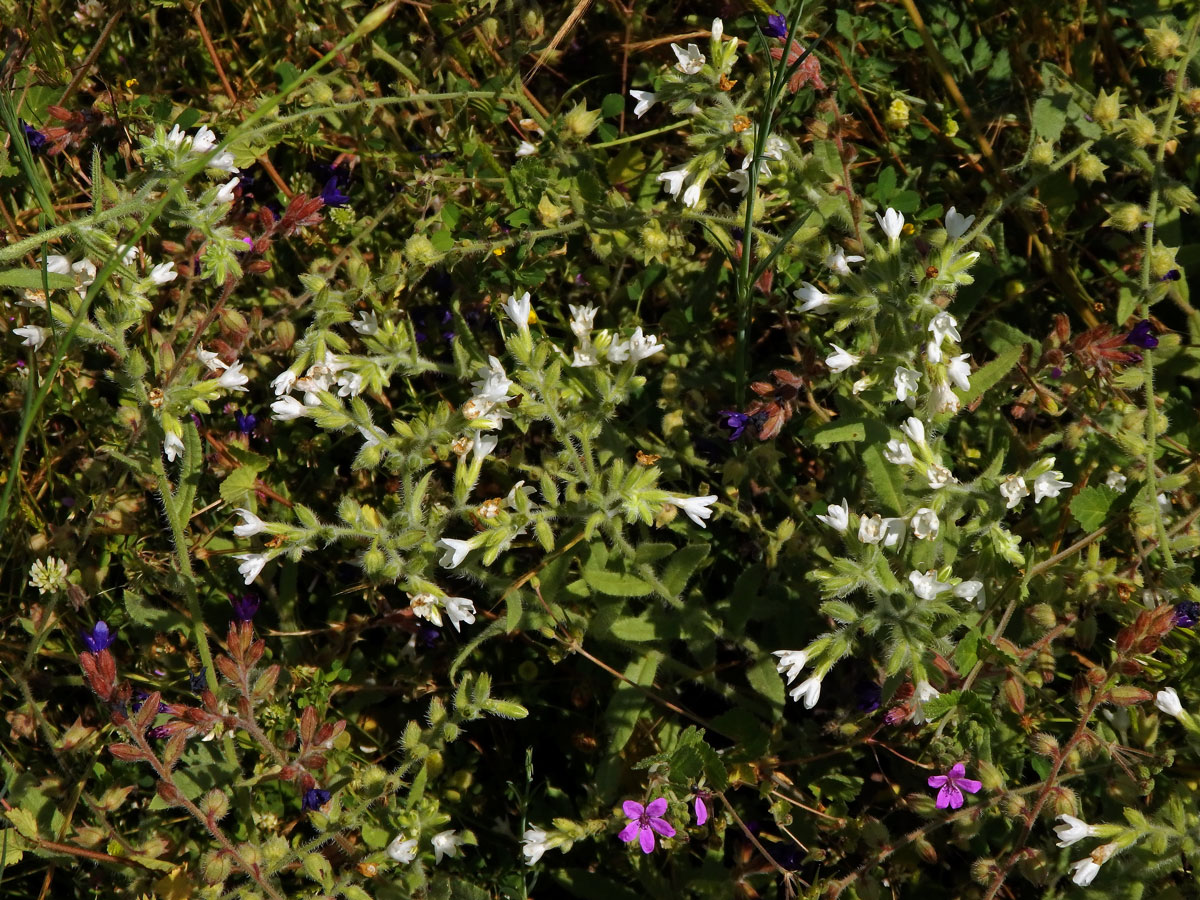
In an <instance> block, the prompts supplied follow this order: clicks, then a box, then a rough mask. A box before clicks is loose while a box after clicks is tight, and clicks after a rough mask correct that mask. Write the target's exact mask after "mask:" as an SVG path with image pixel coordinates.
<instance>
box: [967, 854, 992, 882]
mask: <svg viewBox="0 0 1200 900" xmlns="http://www.w3.org/2000/svg"><path fill="white" fill-rule="evenodd" d="M995 873H996V861H995V860H994V859H977V860H975V861H974V862H973V863H971V880H972V881H974V882H975V883H976V884H977V885H979V886H980V887H986V886H987V885H989V884H990V883H991V881H992V877H993V876H994V875H995Z"/></svg>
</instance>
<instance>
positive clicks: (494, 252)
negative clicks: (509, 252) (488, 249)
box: [492, 247, 506, 256]
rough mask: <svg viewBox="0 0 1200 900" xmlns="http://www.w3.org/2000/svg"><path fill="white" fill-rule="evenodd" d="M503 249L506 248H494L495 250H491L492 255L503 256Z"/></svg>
mask: <svg viewBox="0 0 1200 900" xmlns="http://www.w3.org/2000/svg"><path fill="white" fill-rule="evenodd" d="M505 249H506V248H504V247H496V248H495V249H493V250H492V255H494V256H503V255H504V251H505Z"/></svg>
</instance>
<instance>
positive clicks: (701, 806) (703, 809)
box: [696, 794, 708, 825]
mask: <svg viewBox="0 0 1200 900" xmlns="http://www.w3.org/2000/svg"><path fill="white" fill-rule="evenodd" d="M706 799H707V795H706V794H697V795H696V824H697V825H703V824H704V823H705V822H707V821H708V807H707V806H706V805H705V803H704V801H705V800H706Z"/></svg>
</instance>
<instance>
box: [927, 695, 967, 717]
mask: <svg viewBox="0 0 1200 900" xmlns="http://www.w3.org/2000/svg"><path fill="white" fill-rule="evenodd" d="M961 696H962V691H950V692H948V693H945V694H942V696H940V697H934V698H933V699H932V700H930V701H929V702H928V703H926V704H925V705H924V706H925V718H926V719H928V720H929V721H930V722H932V721H934V720H935V719H940V718H941V717H942V716H944V715H945V714H946V713H948V712H950V710H952V709H954V708H955V707H956V706H958V700H959V697H961Z"/></svg>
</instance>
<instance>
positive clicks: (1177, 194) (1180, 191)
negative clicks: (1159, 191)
mask: <svg viewBox="0 0 1200 900" xmlns="http://www.w3.org/2000/svg"><path fill="white" fill-rule="evenodd" d="M1163 199H1165V200H1166V201H1167V202H1168V203H1169V204H1171V205H1172V206H1174V207H1177V208H1179V209H1182V210H1184V211H1185V212H1194V211H1195V209H1196V194H1195V193H1194V192H1193V191H1192V189H1191V188H1189V187H1188V186H1187V185H1186V184H1180V183H1179V182H1177V181H1174V182H1171V183H1170V184H1168V185H1167V186H1166V187H1165V188H1163Z"/></svg>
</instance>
